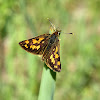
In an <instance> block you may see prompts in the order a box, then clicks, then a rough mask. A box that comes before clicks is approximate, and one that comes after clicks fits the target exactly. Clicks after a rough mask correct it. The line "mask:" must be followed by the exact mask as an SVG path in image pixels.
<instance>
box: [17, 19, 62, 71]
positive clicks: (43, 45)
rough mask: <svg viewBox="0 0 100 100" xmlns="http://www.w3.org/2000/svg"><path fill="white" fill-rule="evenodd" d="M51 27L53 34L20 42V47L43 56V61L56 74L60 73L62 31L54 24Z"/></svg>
mask: <svg viewBox="0 0 100 100" xmlns="http://www.w3.org/2000/svg"><path fill="white" fill-rule="evenodd" d="M49 22H50V20H49ZM50 23H51V22H50ZM51 26H52V28H51V31H52V34H43V35H40V36H37V37H34V38H31V39H28V40H24V41H21V42H19V45H20V46H21V47H22V48H23V49H24V50H26V51H27V52H30V53H33V54H37V55H42V60H43V61H44V62H45V63H46V65H47V66H48V67H49V68H50V69H51V70H53V71H54V72H60V71H61V62H60V42H59V36H60V33H61V30H57V29H56V28H55V25H53V24H52V23H51Z"/></svg>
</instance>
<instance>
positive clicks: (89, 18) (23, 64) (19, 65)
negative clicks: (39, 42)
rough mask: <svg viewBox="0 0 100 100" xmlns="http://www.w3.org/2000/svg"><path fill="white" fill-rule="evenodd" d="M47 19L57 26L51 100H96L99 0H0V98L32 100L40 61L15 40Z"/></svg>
mask: <svg viewBox="0 0 100 100" xmlns="http://www.w3.org/2000/svg"><path fill="white" fill-rule="evenodd" d="M47 18H50V20H51V22H52V23H54V24H55V25H56V27H59V28H60V29H61V30H62V31H63V33H62V34H61V36H60V39H61V41H60V55H61V64H62V70H61V72H60V73H57V81H56V90H55V94H54V100H100V0H0V100H37V98H38V93H39V87H40V82H41V75H42V69H43V62H42V60H41V58H39V57H38V56H36V55H32V54H30V53H28V52H26V51H24V50H23V49H22V48H21V47H20V46H19V45H18V43H19V42H20V41H22V40H25V39H29V38H32V37H35V36H37V35H40V34H44V33H48V31H49V28H50V23H49V22H48V20H47ZM70 32H72V33H74V35H68V34H64V33H70Z"/></svg>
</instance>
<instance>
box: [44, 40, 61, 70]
mask: <svg viewBox="0 0 100 100" xmlns="http://www.w3.org/2000/svg"><path fill="white" fill-rule="evenodd" d="M48 46H49V45H48ZM59 47H60V43H59V40H57V41H56V42H55V43H54V44H53V45H52V46H51V48H50V50H48V49H46V50H45V52H44V54H43V59H44V61H45V63H46V65H47V66H48V67H49V68H50V69H52V70H53V71H55V72H60V71H61V62H60V52H59V49H60V48H59Z"/></svg>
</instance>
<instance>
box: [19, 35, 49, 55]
mask: <svg viewBox="0 0 100 100" xmlns="http://www.w3.org/2000/svg"><path fill="white" fill-rule="evenodd" d="M49 36H50V34H43V35H40V36H37V37H35V38H32V39H28V40H24V41H21V42H19V45H20V46H21V47H22V48H23V49H24V50H26V51H28V52H30V53H33V54H39V55H42V54H43V52H44V49H45V47H46V46H47V45H48V42H49V41H48V40H49Z"/></svg>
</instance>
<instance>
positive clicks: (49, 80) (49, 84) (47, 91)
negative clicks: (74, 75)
mask: <svg viewBox="0 0 100 100" xmlns="http://www.w3.org/2000/svg"><path fill="white" fill-rule="evenodd" d="M55 84H56V72H53V71H52V70H50V69H49V68H48V67H47V66H46V64H44V67H43V73H42V80H41V85H40V91H39V97H38V100H53V96H54V91H55Z"/></svg>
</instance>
